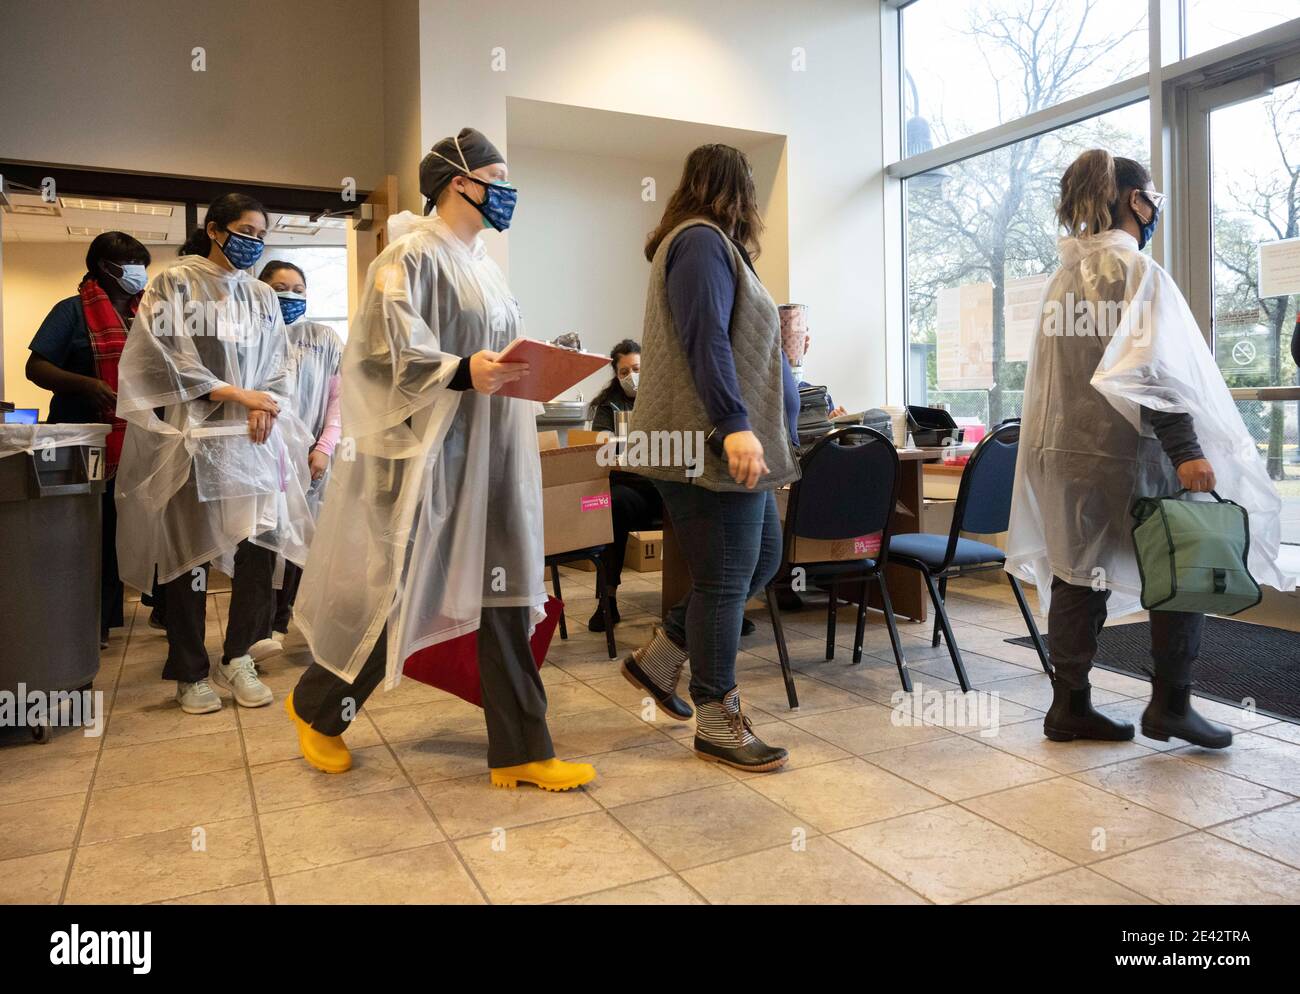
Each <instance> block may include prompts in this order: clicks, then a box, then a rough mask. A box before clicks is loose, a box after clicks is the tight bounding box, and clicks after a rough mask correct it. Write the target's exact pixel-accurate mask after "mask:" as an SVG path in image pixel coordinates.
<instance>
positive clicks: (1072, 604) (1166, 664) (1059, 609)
mask: <svg viewBox="0 0 1300 994" xmlns="http://www.w3.org/2000/svg"><path fill="white" fill-rule="evenodd" d="M1109 598H1110V591H1109V590H1093V589H1092V588H1091V587H1079V586H1075V585H1074V584H1070V583H1066V582H1065V581H1064V580H1062V579H1061V578H1060V577H1055V576H1054V577H1052V604H1051V607H1050V608H1048V611H1047V644H1048V652H1049V653H1050V655H1051V659H1052V667H1053V668H1054V669H1055V671H1056V679H1057V680H1059V681H1061V682H1062V683H1063V684H1064V685H1065V686H1067V687H1070V688H1071V689H1073V690H1081V689H1083V688H1084V687H1086V686H1088V673H1089V671H1091V669H1092V660H1093V657H1094V656H1096V655H1097V635H1098V633H1099V632H1100V631H1101V627H1102V625H1104V624H1105V623H1106V601H1107V600H1108V599H1109ZM1204 628H1205V615H1203V614H1191V613H1188V612H1186V611H1152V612H1151V658H1152V660H1153V661H1154V662H1155V673H1156V676H1157V677H1159V678H1160V679H1161V680H1163V681H1166V682H1168V683H1170V684H1173V685H1174V686H1176V687H1188V686H1191V683H1192V664H1193V663H1194V662H1195V661H1196V657H1197V656H1198V655H1199V654H1200V651H1201V632H1202V631H1203V630H1204Z"/></svg>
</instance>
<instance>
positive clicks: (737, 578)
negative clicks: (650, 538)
mask: <svg viewBox="0 0 1300 994" xmlns="http://www.w3.org/2000/svg"><path fill="white" fill-rule="evenodd" d="M655 486H656V487H657V488H658V489H659V493H660V495H661V496H662V497H663V499H664V509H665V510H666V511H667V512H668V515H669V517H671V518H672V522H673V530H674V531H675V532H676V533H677V544H678V546H679V547H680V548H681V550H682V555H683V556H684V557H685V559H686V567H687V569H688V570H689V571H690V574H691V590H690V592H689V593H688V594H687V595H686V596H685V597H683V598H682V600H681V602H680V603H678V604H677V605H676V606H674V607H673V608H671V609H670V610H669V611H668V614H667V615H666V616H665V617H664V631H665V632H666V633H667V634H668V637H669V638H671V639H672V640H673V641H674V642H676V643H677V644H678V645H680V646H684V647H685V648H686V650H687V651H688V652H689V653H690V655H691V700H693V701H694V702H695V703H696V704H698V703H700V701H705V700H715V701H716V700H721V699H722V698H723V697H724V696H725V695H726V694H727V692H728V691H730V690H731V689H732V688H733V687H734V686H735V685H736V652H737V649H738V648H739V645H740V624H741V621H742V620H744V617H745V601H747V600H749V598H751V597H753V596H754V595H755V594H757V593H758V592H759V591H761V590H762V589H763V588H764V587H766V586H767V584H768V582H769V581H770V580H771V579H772V577H773V576H775V575H776V571H777V568H778V567H779V566H780V565H781V521H780V519H779V518H778V517H777V514H776V498H775V497H774V496H773V494H772V492H771V491H770V490H757V491H745V492H740V493H737V492H732V491H714V490H706V489H705V488H704V487H700V486H695V485H693V484H689V483H674V482H670V481H663V480H656V481H655Z"/></svg>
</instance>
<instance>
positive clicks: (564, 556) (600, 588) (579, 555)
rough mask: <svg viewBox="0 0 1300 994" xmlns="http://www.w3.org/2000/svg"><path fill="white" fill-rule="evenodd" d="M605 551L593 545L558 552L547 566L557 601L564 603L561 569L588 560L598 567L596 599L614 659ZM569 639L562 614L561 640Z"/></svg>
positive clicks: (606, 640) (610, 656)
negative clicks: (606, 587) (561, 589)
mask: <svg viewBox="0 0 1300 994" xmlns="http://www.w3.org/2000/svg"><path fill="white" fill-rule="evenodd" d="M604 551H605V547H604V546H603V545H593V546H590V547H589V548H586V549H573V550H571V551H569V552H557V553H555V554H554V555H550V556H547V557H546V565H547V566H548V567H550V570H551V586H552V587H553V588H554V590H555V599H556V600H557V601H563V600H564V598H563V597H562V596H561V595H560V567H561V566H562V565H564V564H565V563H576V562H579V561H580V560H583V559H586V560H587V561H589V562H591V563H593V564H594V565H595V567H596V597H597V598H598V599H599V602H600V610H601V613H602V614H603V615H604V616H605V645H606V647H607V648H608V649H609V658H610V659H614V658H616V657H617V656H618V648H617V647H616V646H615V645H614V624H613V619H612V618H611V617H610V614H609V598H608V597H606V596H605V561H604V560H603V559H602V558H601V554H602V553H603V552H604ZM568 637H569V626H568V625H566V624H565V622H564V612H563V611H561V612H560V638H562V639H567V638H568Z"/></svg>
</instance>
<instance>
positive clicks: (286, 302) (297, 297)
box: [276, 290, 307, 324]
mask: <svg viewBox="0 0 1300 994" xmlns="http://www.w3.org/2000/svg"><path fill="white" fill-rule="evenodd" d="M276 296H277V297H279V298H280V313H281V314H282V315H284V323H285V324H293V323H294V322H295V321H297V320H298V319H299V318H300V317H302V316H303V315H304V314H306V313H307V295H306V294H302V293H290V292H289V291H288V290H284V291H282V292H280V293H277V294H276Z"/></svg>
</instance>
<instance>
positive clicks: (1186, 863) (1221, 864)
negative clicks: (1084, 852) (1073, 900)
mask: <svg viewBox="0 0 1300 994" xmlns="http://www.w3.org/2000/svg"><path fill="white" fill-rule="evenodd" d="M1093 869H1094V870H1096V871H1097V872H1098V873H1100V874H1102V875H1103V876H1106V877H1109V878H1110V879H1111V880H1114V881H1115V882H1116V883H1119V884H1123V885H1124V886H1125V887H1128V888H1130V889H1131V890H1135V891H1137V892H1138V893H1139V894H1144V895H1146V896H1147V897H1150V898H1152V899H1154V900H1156V901H1159V902H1160V903H1161V904H1296V903H1297V902H1300V870H1294V869H1292V868H1291V867H1289V866H1284V865H1283V864H1281V863H1277V862H1275V861H1273V860H1271V859H1268V858H1267V857H1264V856H1261V855H1259V854H1258V853H1253V852H1251V851H1250V850H1248V849H1242V848H1241V847H1240V846H1235V845H1233V844H1232V843H1230V842H1225V841H1224V840H1222V839H1216V838H1214V837H1213V836H1210V835H1206V834H1204V833H1203V832H1197V833H1196V834H1194V835H1185V836H1183V837H1182V838H1178V839H1171V840H1170V841H1168V842H1162V843H1160V844H1159V845H1155V846H1150V847H1149V848H1146V849H1142V850H1139V851H1138V852H1132V853H1125V854H1124V855H1123V856H1116V857H1115V858H1114V859H1107V860H1103V861H1102V862H1100V863H1094V864H1093Z"/></svg>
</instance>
